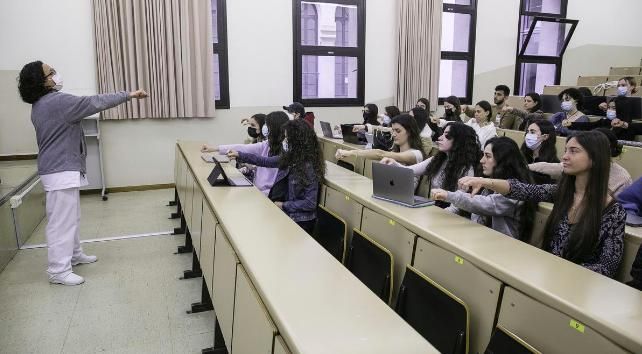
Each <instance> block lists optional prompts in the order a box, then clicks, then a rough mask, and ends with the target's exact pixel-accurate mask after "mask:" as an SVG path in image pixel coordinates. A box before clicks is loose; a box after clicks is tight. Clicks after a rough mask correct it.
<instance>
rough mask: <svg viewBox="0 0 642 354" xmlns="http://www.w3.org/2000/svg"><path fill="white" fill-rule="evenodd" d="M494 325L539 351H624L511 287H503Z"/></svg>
mask: <svg viewBox="0 0 642 354" xmlns="http://www.w3.org/2000/svg"><path fill="white" fill-rule="evenodd" d="M586 295H587V296H590V295H589V294H586ZM498 324H499V325H501V326H503V327H504V328H506V329H508V330H509V331H511V332H513V333H515V334H516V335H517V336H518V337H520V338H522V339H523V340H525V341H526V342H527V343H529V344H530V345H532V346H534V347H535V348H537V349H539V350H540V351H542V352H543V353H551V354H555V353H559V354H567V353H583V354H605V353H609V354H616V353H627V351H625V350H624V349H622V348H620V347H619V346H617V345H616V344H614V343H613V342H611V341H610V340H608V339H606V338H605V337H604V336H602V335H601V334H600V333H598V332H596V331H594V330H593V329H592V328H591V327H589V326H588V325H586V324H584V323H580V322H578V321H577V320H576V319H574V318H572V317H569V316H568V315H566V314H564V313H562V312H560V311H558V310H555V309H553V308H551V307H549V306H547V305H544V304H542V303H541V302H539V301H536V300H533V299H532V298H530V297H528V296H526V295H524V294H523V293H521V292H519V291H517V290H515V289H513V288H511V287H506V288H505V289H504V296H503V298H502V304H501V309H500V312H499V320H498Z"/></svg>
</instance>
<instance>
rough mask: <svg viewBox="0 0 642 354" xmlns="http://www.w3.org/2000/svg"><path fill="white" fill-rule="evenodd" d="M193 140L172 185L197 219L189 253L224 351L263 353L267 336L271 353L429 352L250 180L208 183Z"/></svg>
mask: <svg viewBox="0 0 642 354" xmlns="http://www.w3.org/2000/svg"><path fill="white" fill-rule="evenodd" d="M201 145H202V143H200V142H179V143H178V144H177V158H178V159H179V160H178V161H177V162H176V168H177V169H179V171H177V173H176V176H177V177H178V179H177V190H178V191H179V193H178V194H179V198H180V199H181V200H180V202H181V204H187V205H192V207H191V209H190V213H191V215H190V216H189V220H190V223H192V224H188V225H187V228H188V229H192V228H196V227H198V226H197V225H196V224H195V223H198V220H201V226H203V225H204V227H202V232H201V234H200V235H201V237H200V240H201V242H200V245H199V249H200V252H199V253H198V257H199V259H200V263H201V264H202V265H204V264H211V265H212V268H213V270H212V271H210V270H209V268H207V270H206V267H205V266H203V267H202V268H203V274H204V277H205V278H204V279H205V281H206V283H207V282H208V281H209V282H211V285H208V289H209V288H210V287H211V288H212V289H211V292H210V295H211V297H212V299H213V303H214V307H215V311H216V314H217V316H218V321H219V322H220V327H221V331H222V334H223V337H224V338H225V342H226V343H225V344H226V345H227V346H228V350H233V351H234V352H237V351H239V352H243V350H246V351H251V352H253V353H256V352H259V351H260V352H267V353H271V352H272V347H271V345H272V341H271V340H268V339H267V338H275V337H276V338H277V339H278V341H277V343H278V345H277V346H276V347H277V349H275V350H277V352H288V351H291V352H293V353H392V352H399V353H437V351H436V350H435V349H434V348H433V347H432V346H431V345H430V344H429V343H428V342H427V341H426V340H425V339H423V337H421V336H420V335H419V334H418V333H417V332H416V331H415V330H413V329H412V328H411V327H410V326H409V325H408V324H407V323H406V322H405V321H404V320H403V319H401V318H400V317H399V316H398V315H397V314H396V313H395V312H394V311H393V310H392V309H391V308H390V307H388V306H387V305H386V304H385V303H383V302H382V301H381V300H380V299H379V298H378V297H377V296H375V295H374V294H373V293H372V292H371V291H370V290H369V289H368V288H367V287H366V286H364V285H363V284H362V283H361V282H359V281H358V280H357V279H356V278H355V277H354V276H353V275H352V274H351V273H350V272H349V271H347V270H346V269H345V268H344V267H343V266H342V265H341V264H340V263H339V262H337V261H336V260H335V259H334V258H333V257H332V256H331V255H330V254H329V253H327V252H326V251H325V250H324V249H323V248H322V247H321V246H320V245H319V244H318V243H317V242H316V241H314V239H312V238H311V237H309V236H308V235H307V234H306V233H305V231H303V230H302V229H301V228H300V227H299V226H298V225H296V224H295V223H294V222H293V221H292V220H291V219H290V218H289V217H288V216H287V215H285V214H284V213H283V212H282V211H281V210H279V209H278V208H277V207H276V206H275V205H274V204H273V203H271V202H270V201H269V200H268V199H267V198H265V196H264V195H263V194H262V193H261V192H260V191H258V190H257V189H256V188H253V187H250V188H247V187H245V188H244V187H211V186H210V185H209V183H208V182H207V180H206V178H207V176H208V175H209V173H210V171H211V169H212V167H213V165H211V164H207V163H206V162H204V161H203V160H202V159H201V157H200V155H201V154H200V152H199V149H200V146H201ZM224 165H225V164H224ZM224 168H225V170H226V172H227V173H230V174H235V173H236V174H238V173H239V172H238V171H236V170H235V169H234V168H232V167H231V166H224ZM337 168H339V167H338V166H337ZM180 169H184V170H186V172H187V173H185V171H180ZM346 172H349V171H347V170H346ZM190 185H192V186H193V188H192V191H191V192H187V191H185V189H186V188H187V189H188V190H189V186H190ZM185 186H187V187H185ZM194 189H197V190H199V191H201V192H202V194H203V202H202V210H203V217H202V218H196V217H194V215H193V210H194V207H193V206H194V204H198V201H196V203H195V202H194V198H193V196H194ZM197 193H198V192H197ZM197 209H198V208H197ZM210 212H211V213H212V215H208V213H210ZM186 219H187V217H186ZM213 224H215V225H216V229H215V232H214V235H213V236H212V235H211V227H212V225H213ZM212 237H213V238H214V245H215V246H214V250H213V252H212V251H211V250H210V249H209V248H210V247H212V246H211V245H212ZM206 247H207V248H208V249H207V251H206V249H205V248H206ZM212 254H213V255H214V256H213V259H211V258H212V256H211V255H212ZM210 272H212V273H213V274H212V275H211V276H210V275H209V274H210ZM210 277H211V280H208V278H210ZM241 303H242V304H243V306H240V305H239V306H235V304H241ZM237 321H238V322H237ZM276 333H278V335H275V334H276ZM254 338H261V340H260V341H256V343H254V342H252V341H253V340H254ZM242 342H252V343H250V344H251V347H250V346H246V345H250V344H248V343H245V344H240V343H242ZM268 342H269V345H270V347H269V348H267V347H265V346H267V343H268ZM261 343H263V344H264V346H261Z"/></svg>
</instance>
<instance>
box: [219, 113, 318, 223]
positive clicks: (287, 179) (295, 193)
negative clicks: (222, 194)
mask: <svg viewBox="0 0 642 354" xmlns="http://www.w3.org/2000/svg"><path fill="white" fill-rule="evenodd" d="M282 133H283V141H282V148H281V153H280V154H278V155H274V156H261V155H258V154H251V153H245V152H240V151H234V150H230V151H229V152H228V154H227V155H228V157H229V158H235V159H237V160H238V161H239V162H246V163H251V164H253V165H256V166H261V167H268V168H278V172H277V175H276V178H275V180H274V185H273V186H272V188H271V189H270V193H269V194H268V198H270V200H271V201H273V202H274V204H276V206H278V207H279V208H280V209H282V210H283V211H284V212H285V213H286V214H287V215H288V216H289V217H290V218H292V220H294V222H296V223H297V224H298V225H299V226H301V228H303V229H304V230H305V231H306V232H307V233H308V234H310V235H311V234H312V230H313V229H314V224H315V222H316V210H317V204H318V200H317V199H318V196H319V187H320V185H321V183H323V178H324V176H325V161H324V160H323V152H322V151H321V145H319V141H318V140H317V136H316V134H315V132H314V130H313V129H310V127H309V126H308V124H307V123H306V122H305V121H303V120H300V119H297V120H292V121H288V122H287V123H285V124H284V125H283V127H282Z"/></svg>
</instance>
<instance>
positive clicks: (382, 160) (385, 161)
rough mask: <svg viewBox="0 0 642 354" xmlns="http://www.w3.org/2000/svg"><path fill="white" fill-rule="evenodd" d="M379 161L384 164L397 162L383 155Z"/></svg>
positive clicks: (392, 164)
mask: <svg viewBox="0 0 642 354" xmlns="http://www.w3.org/2000/svg"><path fill="white" fill-rule="evenodd" d="M379 163H382V164H384V165H391V166H394V165H396V164H397V161H395V159H392V158H390V157H384V158H383V159H381V161H379Z"/></svg>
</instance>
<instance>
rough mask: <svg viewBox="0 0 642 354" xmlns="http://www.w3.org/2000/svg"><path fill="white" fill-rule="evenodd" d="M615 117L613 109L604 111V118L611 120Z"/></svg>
mask: <svg viewBox="0 0 642 354" xmlns="http://www.w3.org/2000/svg"><path fill="white" fill-rule="evenodd" d="M616 117H617V114H616V112H615V110H614V109H609V110H607V111H606V118H608V119H611V120H613V119H615V118H616Z"/></svg>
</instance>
